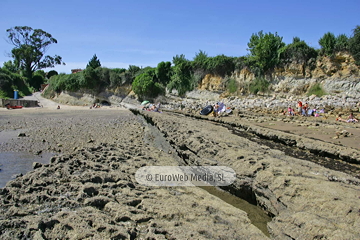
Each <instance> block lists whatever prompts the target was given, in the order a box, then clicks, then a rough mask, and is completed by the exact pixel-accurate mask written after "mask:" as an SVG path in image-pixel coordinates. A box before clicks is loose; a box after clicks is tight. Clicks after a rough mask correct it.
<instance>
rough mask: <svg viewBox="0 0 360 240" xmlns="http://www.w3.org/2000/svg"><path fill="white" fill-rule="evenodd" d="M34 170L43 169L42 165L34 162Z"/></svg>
mask: <svg viewBox="0 0 360 240" xmlns="http://www.w3.org/2000/svg"><path fill="white" fill-rule="evenodd" d="M32 167H33V169H37V168H41V167H42V164H41V163H39V162H34V163H33V165H32Z"/></svg>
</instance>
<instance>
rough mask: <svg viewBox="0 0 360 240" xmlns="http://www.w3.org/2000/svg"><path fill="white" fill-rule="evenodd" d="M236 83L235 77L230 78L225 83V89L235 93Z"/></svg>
mask: <svg viewBox="0 0 360 240" xmlns="http://www.w3.org/2000/svg"><path fill="white" fill-rule="evenodd" d="M238 88H239V87H238V83H237V82H236V80H235V79H230V80H229V82H228V84H227V90H228V92H229V93H235V92H236V91H237V90H238Z"/></svg>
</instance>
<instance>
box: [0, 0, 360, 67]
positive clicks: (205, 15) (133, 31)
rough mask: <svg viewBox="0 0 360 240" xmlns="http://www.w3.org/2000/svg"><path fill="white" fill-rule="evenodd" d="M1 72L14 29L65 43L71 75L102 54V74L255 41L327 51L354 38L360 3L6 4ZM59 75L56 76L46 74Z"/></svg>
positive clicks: (37, 0)
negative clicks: (336, 39) (327, 42)
mask: <svg viewBox="0 0 360 240" xmlns="http://www.w3.org/2000/svg"><path fill="white" fill-rule="evenodd" d="M0 3H1V5H0V6H1V8H0V66H2V64H3V63H4V62H5V61H8V60H11V58H9V57H8V56H7V54H8V53H10V51H11V49H12V45H10V44H9V43H8V42H7V33H6V29H8V28H11V27H14V26H29V27H32V28H33V29H36V28H40V29H43V30H44V31H46V32H48V33H50V34H52V36H53V37H54V38H56V39H57V40H58V43H57V44H52V45H51V47H50V49H49V50H48V52H47V54H48V55H51V56H53V55H55V54H57V55H60V56H61V57H62V58H63V60H64V62H65V63H66V66H56V67H55V68H54V70H56V71H58V72H59V73H60V72H64V73H70V72H71V69H74V68H85V67H86V64H87V63H88V61H89V60H90V59H91V58H92V56H93V55H94V54H96V55H97V57H98V58H99V60H100V62H101V64H102V66H104V67H109V68H117V67H118V68H128V66H129V65H137V66H140V67H146V66H152V67H155V66H156V65H157V64H158V63H159V62H161V61H171V60H172V58H173V56H175V55H177V54H184V55H185V56H186V58H187V59H190V60H192V59H193V58H194V56H195V54H196V53H197V52H199V50H202V51H205V52H206V53H207V54H208V55H209V56H216V55H219V54H225V55H226V56H245V55H246V54H248V51H247V50H246V49H247V43H248V42H249V39H250V37H251V35H252V34H253V33H257V32H259V31H261V30H263V31H264V32H271V33H275V32H277V33H278V35H279V36H282V37H283V41H284V42H285V43H287V44H288V43H291V42H292V38H293V37H295V36H297V37H300V39H302V40H305V41H306V42H307V43H308V44H309V45H310V46H312V47H315V48H319V45H318V40H319V39H320V38H321V37H322V36H323V35H324V34H325V33H326V32H332V33H333V34H335V35H339V34H346V35H348V36H351V34H352V30H353V29H354V28H355V27H356V25H360V15H359V10H360V1H359V0H346V1H332V2H330V1H328V0H326V1H325V0H319V1H317V0H312V1H309V0H302V1H291V0H287V1H286V0H273V1H269V0H258V1H241V0H207V1H205V0H181V1H174V0H128V1H124V0H102V1H91V0H87V1H85V0H82V1H80V0H72V1H68V0H62V1H51V0H47V1H44V0H34V1H29V0H0ZM46 70H47V71H48V70H51V69H46Z"/></svg>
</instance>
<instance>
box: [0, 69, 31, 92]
mask: <svg viewBox="0 0 360 240" xmlns="http://www.w3.org/2000/svg"><path fill="white" fill-rule="evenodd" d="M14 90H18V91H19V96H20V97H21V96H26V95H29V94H31V88H30V87H29V85H28V84H27V83H26V79H25V78H24V77H22V76H20V75H19V74H17V73H12V72H10V71H9V70H7V69H6V68H0V98H12V97H13V96H14Z"/></svg>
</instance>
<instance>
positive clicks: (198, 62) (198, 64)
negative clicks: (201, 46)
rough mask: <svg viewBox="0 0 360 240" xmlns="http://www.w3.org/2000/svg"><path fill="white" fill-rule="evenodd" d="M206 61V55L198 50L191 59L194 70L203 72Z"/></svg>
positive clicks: (205, 67)
mask: <svg viewBox="0 0 360 240" xmlns="http://www.w3.org/2000/svg"><path fill="white" fill-rule="evenodd" d="M207 59H208V55H207V53H206V52H204V51H202V50H199V52H198V53H196V54H195V57H194V59H193V67H194V70H203V71H205V70H206V69H207V65H206V64H207Z"/></svg>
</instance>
